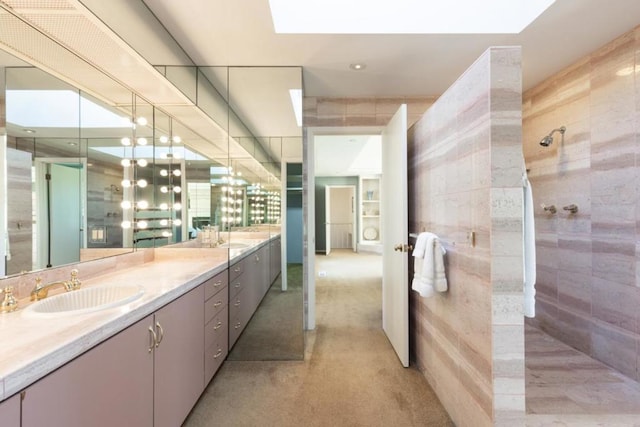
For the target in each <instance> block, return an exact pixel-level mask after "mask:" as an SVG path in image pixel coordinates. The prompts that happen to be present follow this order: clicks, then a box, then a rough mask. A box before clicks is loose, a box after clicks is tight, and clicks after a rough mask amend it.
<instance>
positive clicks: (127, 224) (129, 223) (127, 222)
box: [120, 221, 131, 229]
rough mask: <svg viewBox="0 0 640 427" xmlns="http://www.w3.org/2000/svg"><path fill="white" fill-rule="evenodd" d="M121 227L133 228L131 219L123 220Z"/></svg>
mask: <svg viewBox="0 0 640 427" xmlns="http://www.w3.org/2000/svg"><path fill="white" fill-rule="evenodd" d="M120 227H122V228H124V229H128V228H131V221H122V222H121V223H120Z"/></svg>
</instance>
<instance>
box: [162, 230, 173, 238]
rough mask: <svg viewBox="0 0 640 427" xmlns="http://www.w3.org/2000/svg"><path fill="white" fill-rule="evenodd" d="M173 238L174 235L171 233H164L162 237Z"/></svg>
mask: <svg viewBox="0 0 640 427" xmlns="http://www.w3.org/2000/svg"><path fill="white" fill-rule="evenodd" d="M171 236H172V234H171V232H170V231H163V232H162V237H171Z"/></svg>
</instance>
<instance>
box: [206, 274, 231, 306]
mask: <svg viewBox="0 0 640 427" xmlns="http://www.w3.org/2000/svg"><path fill="white" fill-rule="evenodd" d="M228 284H229V273H228V271H227V270H225V271H223V272H222V273H219V274H217V275H215V276H213V277H212V278H211V279H209V280H207V281H206V282H204V299H205V300H208V299H209V298H211V297H212V296H214V295H215V294H217V293H218V292H220V291H221V290H222V288H224V287H225V286H227V285H228Z"/></svg>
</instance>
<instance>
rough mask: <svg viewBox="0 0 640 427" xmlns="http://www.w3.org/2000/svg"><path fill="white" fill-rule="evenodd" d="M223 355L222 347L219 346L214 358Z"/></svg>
mask: <svg viewBox="0 0 640 427" xmlns="http://www.w3.org/2000/svg"><path fill="white" fill-rule="evenodd" d="M221 355H222V349H221V348H219V349H218V352H217V353H216V354H214V355H213V358H214V359H217V358H218V357H220V356H221Z"/></svg>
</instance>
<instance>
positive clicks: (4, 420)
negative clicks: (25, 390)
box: [0, 394, 20, 427]
mask: <svg viewBox="0 0 640 427" xmlns="http://www.w3.org/2000/svg"><path fill="white" fill-rule="evenodd" d="M0 424H2V425H3V426H5V427H20V395H19V394H16V395H15V396H13V397H10V398H9V399H7V400H5V401H4V402H2V403H0Z"/></svg>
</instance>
